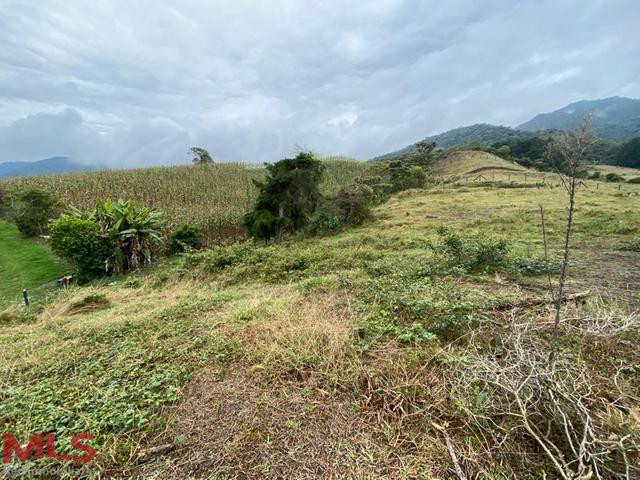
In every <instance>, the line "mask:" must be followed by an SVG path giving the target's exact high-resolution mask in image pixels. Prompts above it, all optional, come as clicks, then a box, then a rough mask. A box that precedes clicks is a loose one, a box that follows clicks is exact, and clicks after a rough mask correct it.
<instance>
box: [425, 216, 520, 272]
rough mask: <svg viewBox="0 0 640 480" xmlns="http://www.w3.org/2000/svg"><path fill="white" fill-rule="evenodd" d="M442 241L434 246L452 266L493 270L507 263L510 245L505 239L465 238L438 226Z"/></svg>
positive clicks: (469, 270) (474, 269)
mask: <svg viewBox="0 0 640 480" xmlns="http://www.w3.org/2000/svg"><path fill="white" fill-rule="evenodd" d="M437 232H438V235H440V239H441V243H440V244H439V245H435V246H434V247H433V248H434V250H435V251H436V253H440V254H441V255H443V256H444V257H445V260H446V263H447V264H448V265H449V266H451V267H460V268H462V269H463V270H465V271H467V272H478V271H491V270H495V269H497V268H499V267H503V266H505V264H506V258H507V254H508V253H509V245H508V244H507V242H506V241H505V240H495V239H491V238H465V237H462V236H461V235H460V234H458V233H457V232H454V231H453V230H451V229H449V228H447V227H443V226H440V227H438V230H437Z"/></svg>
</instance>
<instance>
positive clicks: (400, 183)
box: [388, 161, 427, 192]
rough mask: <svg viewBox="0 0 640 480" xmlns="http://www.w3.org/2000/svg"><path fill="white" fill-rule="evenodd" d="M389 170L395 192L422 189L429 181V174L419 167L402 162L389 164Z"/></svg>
mask: <svg viewBox="0 0 640 480" xmlns="http://www.w3.org/2000/svg"><path fill="white" fill-rule="evenodd" d="M388 170H389V175H390V177H391V184H392V185H393V191H394V192H401V191H403V190H407V189H409V188H422V187H424V184H425V182H426V180H427V174H426V173H425V171H424V169H423V168H422V167H420V166H419V165H407V164H406V163H404V162H402V161H395V162H391V163H389V166H388Z"/></svg>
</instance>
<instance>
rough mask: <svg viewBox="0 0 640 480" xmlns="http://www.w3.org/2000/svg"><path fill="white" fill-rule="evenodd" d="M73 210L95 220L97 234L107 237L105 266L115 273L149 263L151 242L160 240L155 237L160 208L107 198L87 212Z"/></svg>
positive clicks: (159, 224) (160, 225) (156, 235)
mask: <svg viewBox="0 0 640 480" xmlns="http://www.w3.org/2000/svg"><path fill="white" fill-rule="evenodd" d="M74 214H75V216H77V217H79V218H85V219H87V220H90V221H93V222H95V223H97V225H98V227H99V229H100V235H101V236H103V237H105V238H106V239H108V241H109V245H110V246H111V253H110V255H109V257H108V269H109V270H113V271H114V272H116V273H120V272H125V271H128V270H132V269H136V268H138V267H139V266H140V265H141V264H144V263H146V264H150V263H151V251H152V246H153V244H154V243H161V242H162V240H161V239H160V237H159V232H160V229H161V228H162V222H161V220H160V219H161V216H162V214H161V212H159V211H157V210H151V209H149V208H144V207H141V206H140V205H138V204H137V203H136V202H133V201H124V200H118V201H117V202H112V201H111V200H107V201H106V202H104V203H102V204H100V205H98V206H97V208H96V209H95V210H94V211H92V212H90V213H88V214H83V213H82V212H80V211H77V210H76V211H75V212H74Z"/></svg>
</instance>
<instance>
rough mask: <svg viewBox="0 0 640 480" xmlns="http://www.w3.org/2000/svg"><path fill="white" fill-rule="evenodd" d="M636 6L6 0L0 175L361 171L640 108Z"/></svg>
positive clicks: (583, 1) (595, 0)
mask: <svg viewBox="0 0 640 480" xmlns="http://www.w3.org/2000/svg"><path fill="white" fill-rule="evenodd" d="M639 7H640V5H639V4H638V0H548V1H547V0H530V1H514V0H484V1H482V2H478V1H475V0H467V1H455V0H447V1H446V2H445V1H440V0H434V1H427V0H268V1H266V0H180V1H164V0H135V1H132V0H91V1H87V0H0V162H1V161H9V160H36V159H41V158H44V157H49V156H53V155H69V156H72V157H74V158H76V159H78V160H81V161H85V162H92V163H96V162H97V163H102V164H108V165H113V166H126V165H154V164H168V163H181V162H185V161H188V156H187V154H186V152H187V150H188V148H189V147H190V146H193V145H198V146H203V147H206V148H207V149H209V151H210V152H211V153H212V155H213V156H214V158H215V159H217V160H220V161H232V160H238V161H246V162H263V161H272V160H276V159H278V158H281V157H283V156H285V155H290V154H291V153H293V152H294V151H295V150H296V148H298V147H303V148H308V149H312V150H314V151H316V152H318V153H320V154H322V155H330V154H344V155H351V156H355V157H358V158H362V159H366V158H370V157H371V156H374V155H376V154H380V153H384V152H386V151H389V150H393V149H396V148H398V147H402V146H404V145H406V144H408V143H412V142H415V141H417V140H419V139H421V138H423V137H424V136H426V135H429V134H432V133H438V132H441V131H444V130H447V129H450V128H453V127H457V126H460V125H467V124H472V123H477V122H489V123H495V124H502V125H517V124H519V123H521V122H523V121H525V120H528V119H529V118H530V117H531V116H533V115H534V114H536V113H539V112H543V111H550V110H555V109H557V108H560V107H562V106H564V105H565V104H567V103H569V102H571V101H575V100H580V99H590V98H601V97H607V96H614V95H620V96H629V97H636V98H637V97H640V60H639V59H638V52H640V34H638V29H639V28H640V8H639Z"/></svg>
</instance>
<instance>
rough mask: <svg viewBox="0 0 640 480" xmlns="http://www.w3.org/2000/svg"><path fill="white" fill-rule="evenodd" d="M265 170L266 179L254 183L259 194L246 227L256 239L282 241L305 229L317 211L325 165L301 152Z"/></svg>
mask: <svg viewBox="0 0 640 480" xmlns="http://www.w3.org/2000/svg"><path fill="white" fill-rule="evenodd" d="M266 168H267V178H266V179H265V180H264V181H262V182H261V181H256V180H254V183H255V185H256V186H257V187H258V189H259V190H260V194H259V195H258V199H257V201H256V204H255V205H254V208H253V210H252V211H251V212H249V213H248V214H247V215H245V217H244V225H245V227H246V228H247V230H248V231H249V233H250V234H251V236H253V237H256V238H260V239H262V240H264V241H265V242H268V241H269V239H271V238H274V237H275V239H276V241H278V242H279V241H281V240H282V237H283V235H284V233H285V232H286V231H290V232H291V231H295V230H299V229H300V228H302V227H303V226H304V225H305V224H306V223H307V222H308V220H309V218H310V216H311V215H312V214H313V212H314V211H315V209H316V206H317V204H318V202H319V200H320V198H321V195H320V189H319V184H320V181H321V180H322V176H323V173H324V171H325V166H324V165H323V164H322V162H321V161H320V160H318V159H317V158H316V157H315V156H314V155H313V153H311V152H300V153H299V154H298V155H297V156H296V157H295V158H285V159H282V160H280V161H278V162H276V163H274V164H272V165H267V167H266Z"/></svg>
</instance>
